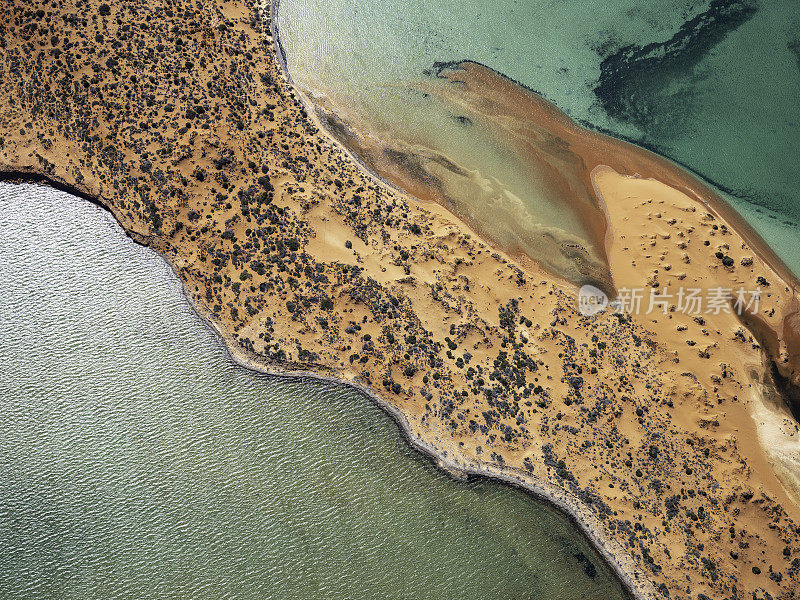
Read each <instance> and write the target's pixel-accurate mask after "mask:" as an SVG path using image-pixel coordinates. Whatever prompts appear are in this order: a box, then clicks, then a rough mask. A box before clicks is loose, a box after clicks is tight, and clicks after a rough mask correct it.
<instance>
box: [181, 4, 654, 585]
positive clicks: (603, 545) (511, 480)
mask: <svg viewBox="0 0 800 600" xmlns="http://www.w3.org/2000/svg"><path fill="white" fill-rule="evenodd" d="M279 6H280V0H274V1H273V2H272V3H271V8H270V23H269V26H270V31H271V34H272V37H273V39H274V40H275V46H276V54H277V55H278V57H279V64H280V66H281V71H282V72H283V73H284V76H285V77H286V80H287V82H288V84H289V85H290V86H291V88H292V90H293V91H294V92H295V93H296V94H297V95H298V96H299V97H300V98H301V101H302V102H303V104H304V106H306V110H307V111H308V104H307V103H309V102H310V101H309V100H308V99H307V98H306V96H305V94H304V93H303V92H302V91H301V90H300V89H299V88H297V87H296V86H295V84H294V81H293V79H292V77H291V74H290V73H289V70H288V67H287V65H286V54H285V50H284V48H283V45H282V44H281V41H280V25H279V20H278V10H279ZM311 106H312V108H313V104H312V105H311ZM311 114H315V113H314V112H311V111H309V115H311ZM314 123H315V125H317V126H318V127H320V128H321V129H322V130H323V131H325V132H326V135H327V136H328V137H329V139H331V140H332V141H333V143H335V144H336V145H337V146H339V147H340V148H341V149H342V150H343V151H344V152H345V153H347V155H348V156H351V157H353V159H354V160H355V161H356V162H357V163H358V164H359V166H360V167H361V168H362V169H363V170H365V171H366V172H367V173H368V174H369V175H370V176H371V177H375V178H377V179H378V180H379V181H381V182H382V183H383V184H385V185H389V186H391V184H389V183H387V182H385V181H384V180H383V178H381V177H380V176H379V175H376V174H375V173H373V172H372V171H370V170H369V168H368V167H367V166H366V165H365V164H364V163H363V162H362V161H361V160H360V159H359V158H358V157H357V156H356V155H355V154H354V153H352V152H351V151H350V150H348V149H347V148H345V147H344V145H343V144H342V143H341V142H339V141H338V140H337V139H336V138H335V137H334V136H333V135H331V134H330V132H328V131H327V129H326V128H324V127H322V126H321V124H320V123H318V122H317V120H316V119H314ZM392 187H393V186H392ZM398 191H399V192H400V193H402V194H404V195H405V192H403V191H402V190H398ZM442 208H444V207H442ZM445 210H446V209H445ZM184 287H185V286H184ZM187 298H188V296H187ZM190 304H192V305H194V303H192V302H191V301H190ZM198 314H200V313H199V312H198ZM201 318H203V319H204V320H206V321H207V322H208V323H209V325H210V326H211V327H212V328H213V329H214V330H215V331H216V332H217V335H219V336H220V339H222V340H223V341H224V345H225V347H226V348H227V349H228V352H229V354H230V356H231V358H232V359H233V360H234V362H236V363H237V364H239V365H240V366H243V367H247V368H249V369H251V370H254V371H257V372H260V373H264V374H271V375H276V376H288V377H298V378H300V379H302V378H311V379H315V380H322V381H328V382H331V383H337V384H341V385H347V386H350V387H352V388H354V389H356V390H358V391H360V392H362V393H363V394H365V395H367V396H368V397H369V398H371V399H372V401H373V402H375V403H376V404H377V405H378V406H379V407H380V408H381V409H382V410H383V411H384V412H385V413H387V414H388V415H389V416H390V417H391V418H392V419H393V420H394V421H395V423H396V424H397V427H398V429H399V430H400V431H401V433H402V435H403V437H404V438H405V439H406V440H407V441H408V443H409V445H410V446H411V447H412V448H414V449H416V450H417V451H419V452H420V453H422V454H423V455H425V456H427V457H429V458H430V459H431V460H432V461H433V462H434V463H436V464H437V466H439V467H440V468H441V469H443V470H444V471H445V472H448V473H451V475H452V472H453V471H454V472H457V473H463V474H466V475H474V476H480V477H487V478H490V479H496V480H499V481H503V482H504V483H507V484H510V485H513V486H515V487H519V488H521V489H523V490H525V491H526V492H527V493H530V494H531V495H533V496H534V497H536V498H538V499H539V500H541V501H544V502H546V503H548V504H550V505H552V506H553V507H554V508H555V509H556V510H558V511H560V512H562V513H563V514H564V515H565V516H567V517H568V518H569V520H570V521H571V522H572V523H573V524H574V525H575V526H576V527H578V529H579V530H580V531H581V532H582V533H583V535H584V536H585V538H586V539H587V541H589V543H590V544H591V545H592V546H593V547H594V549H595V550H596V551H597V552H598V554H599V555H600V556H601V557H602V558H603V560H605V561H606V564H607V565H608V566H609V568H610V571H612V572H613V573H614V575H615V577H616V578H617V579H618V581H619V583H620V584H621V586H622V588H623V589H624V590H625V592H626V593H627V594H628V595H629V596H630V597H631V598H632V599H635V600H644V599H645V598H652V597H655V591H654V590H652V589H645V588H646V587H647V586H646V585H642V582H641V581H637V580H636V579H635V578H634V577H633V576H632V575H631V574H630V573H629V570H626V569H624V568H623V567H622V564H621V562H620V560H619V559H620V558H621V557H622V556H625V555H624V554H622V553H618V554H619V556H618V555H617V554H615V553H614V551H613V550H610V549H609V548H608V547H607V545H609V544H611V543H612V540H611V539H608V540H604V539H602V538H601V536H600V535H599V531H600V528H599V527H592V525H590V524H589V523H587V520H588V519H587V514H588V513H585V512H582V511H581V505H580V504H579V503H578V502H572V503H570V502H569V500H568V499H567V498H566V497H565V496H561V497H559V496H557V495H556V493H555V490H551V491H548V490H546V489H545V487H544V486H543V485H541V484H540V485H536V484H531V483H528V482H525V481H523V480H522V479H521V478H520V477H519V476H513V475H510V474H501V473H497V472H494V471H492V470H490V469H488V468H482V467H480V466H473V467H470V466H465V465H459V464H457V463H454V462H452V461H451V460H450V459H448V458H446V457H444V456H443V455H441V454H440V453H439V452H438V451H437V450H436V449H434V448H433V447H431V446H430V445H429V444H426V443H425V442H424V440H422V439H421V438H420V437H419V436H418V435H416V434H415V433H414V432H413V430H412V429H411V425H410V424H409V422H408V419H407V418H406V417H405V415H403V414H402V412H401V411H400V410H399V409H397V408H396V407H395V406H393V405H392V404H391V403H389V402H388V401H386V400H384V399H383V398H381V396H380V395H379V394H377V393H376V392H374V391H372V390H371V389H370V388H368V387H367V386H365V385H363V384H361V383H359V382H355V381H347V380H346V379H343V378H341V377H340V376H337V375H319V374H316V373H313V372H310V371H286V370H283V369H280V370H274V367H273V368H271V367H269V366H266V365H258V364H257V363H255V362H254V361H252V360H249V359H248V358H247V356H246V355H245V354H244V352H245V351H244V349H243V348H241V347H240V346H239V344H236V343H235V342H234V343H231V341H232V340H231V341H229V340H228V339H226V334H225V333H224V332H223V330H222V328H221V327H219V326H218V325H216V324H215V323H214V322H213V321H212V320H210V319H209V318H208V317H204V316H203V315H201ZM240 353H241V354H240ZM634 572H635V569H634ZM647 583H649V582H647Z"/></svg>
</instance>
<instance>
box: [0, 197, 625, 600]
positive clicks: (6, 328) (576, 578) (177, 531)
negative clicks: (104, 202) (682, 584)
mask: <svg viewBox="0 0 800 600" xmlns="http://www.w3.org/2000/svg"><path fill="white" fill-rule="evenodd" d="M0 257H2V258H0V280H2V281H3V294H2V295H0V364H2V369H0V598H3V599H9V600H10V599H23V598H24V599H26V600H33V599H56V598H57V599H68V598H80V599H81V600H85V599H88V598H97V599H106V598H109V599H111V598H113V599H120V600H121V599H132V600H133V599H135V600H143V599H147V598H153V599H159V600H163V599H176V600H186V599H192V600H200V599H204V598H209V599H212V598H213V599H215V600H218V599H222V598H237V599H245V598H260V599H266V598H269V599H271V600H272V599H286V600H300V599H303V598H308V599H315V600H317V599H320V598H326V599H337V598H341V599H373V598H374V599H378V598H386V599H390V598H391V599H400V598H408V599H413V598H418V599H425V600H430V599H446V598H452V599H453V600H466V599H471V598H474V599H475V600H487V599H491V598H498V599H505V600H508V599H511V598H516V599H522V598H537V599H553V600H556V599H557V600H570V599H595V598H603V599H604V600H612V599H614V598H621V597H622V593H621V591H620V588H619V587H618V585H617V584H616V583H614V582H613V580H612V578H611V577H610V575H609V572H608V571H607V569H606V567H605V566H604V564H603V563H602V562H601V561H600V559H599V558H598V556H597V555H596V554H595V553H594V552H593V550H592V549H591V548H590V547H589V545H588V543H587V542H586V541H585V540H584V539H583V538H582V537H581V536H580V535H579V534H578V532H577V530H576V529H575V527H574V526H573V525H572V524H571V523H570V522H568V521H567V520H566V519H565V518H564V517H562V516H560V515H559V514H556V513H555V512H553V511H552V510H551V509H549V508H548V507H546V506H544V505H542V504H540V503H538V502H536V501H535V500H534V499H532V498H531V497H530V496H527V495H525V494H523V493H522V492H520V491H517V490H514V489H511V488H509V487H506V486H501V485H499V484H493V483H490V482H486V481H480V482H473V483H459V482H455V481H453V480H451V479H449V478H447V477H446V476H444V475H443V474H441V473H440V472H438V471H437V470H436V469H435V468H434V467H433V466H432V465H431V464H430V463H429V462H428V461H427V460H426V459H423V458H422V457H421V456H420V455H419V454H417V453H416V452H415V451H413V450H411V449H410V447H409V446H408V445H407V444H406V442H405V441H404V440H403V439H402V438H401V436H400V434H399V432H398V429H397V427H396V426H395V424H394V422H393V421H391V420H390V419H389V418H388V417H387V416H386V415H385V414H384V413H383V412H381V411H380V410H379V409H378V408H377V407H376V406H375V405H374V404H373V403H372V402H371V401H370V400H368V399H367V398H366V397H364V396H362V395H360V394H358V393H356V392H354V391H352V390H349V389H345V388H342V387H337V386H334V385H326V384H322V383H314V384H312V383H307V382H301V381H297V380H284V379H277V378H269V377H266V376H259V375H256V374H253V373H251V372H248V371H245V370H243V369H241V368H239V367H237V366H235V365H234V364H233V363H232V362H231V361H230V360H229V359H228V357H227V355H226V353H225V351H224V350H223V348H221V347H220V345H219V344H218V342H217V341H216V338H215V337H214V335H213V334H212V332H211V331H210V330H209V329H208V328H207V327H206V326H205V325H204V324H202V323H201V322H200V320H199V319H198V318H197V317H196V316H195V314H194V313H193V312H192V311H191V310H190V308H189V306H188V304H187V302H186V301H185V299H184V297H183V296H182V293H181V288H180V284H179V282H178V281H177V279H176V278H175V276H174V275H173V274H172V272H171V271H170V270H169V268H168V267H167V266H166V264H165V263H164V262H163V261H162V259H161V258H160V257H158V256H157V255H156V254H155V253H153V252H151V251H149V250H146V249H144V248H141V247H139V246H136V245H135V244H134V243H133V242H132V241H130V240H129V239H128V238H126V237H125V236H124V234H123V233H122V231H121V230H120V229H119V228H118V227H117V226H116V224H114V223H113V221H112V220H111V218H110V216H109V215H108V214H106V213H105V212H104V211H102V210H101V209H99V208H97V207H95V206H93V205H91V204H89V203H88V202H85V201H83V200H79V199H76V198H73V197H70V196H68V195H66V194H63V193H60V192H55V191H52V190H48V189H46V188H41V187H35V186H20V187H13V186H9V185H0Z"/></svg>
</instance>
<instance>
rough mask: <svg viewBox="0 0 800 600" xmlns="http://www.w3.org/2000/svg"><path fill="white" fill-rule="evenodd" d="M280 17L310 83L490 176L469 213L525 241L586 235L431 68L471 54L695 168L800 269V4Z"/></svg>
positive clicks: (384, 2)
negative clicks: (534, 233)
mask: <svg viewBox="0 0 800 600" xmlns="http://www.w3.org/2000/svg"><path fill="white" fill-rule="evenodd" d="M279 16H280V19H279V22H280V32H281V39H282V41H283V44H284V46H285V49H286V53H287V57H288V61H287V62H288V68H289V71H290V73H291V74H292V76H293V77H294V79H295V80H296V82H297V83H298V84H299V85H300V86H301V87H302V88H304V89H306V90H308V91H309V92H311V93H312V94H316V95H319V96H323V97H328V98H332V99H333V100H334V104H336V105H338V106H341V107H344V108H345V109H346V110H345V113H346V117H347V118H349V119H350V120H351V121H353V122H355V123H356V124H357V125H358V127H359V128H360V129H363V130H365V131H369V132H371V133H372V134H373V135H374V136H375V137H377V138H379V139H384V140H398V139H399V140H408V141H409V143H410V144H411V145H412V146H413V145H420V146H424V147H426V148H434V149H436V150H437V151H440V152H441V153H443V154H445V155H446V156H448V157H450V158H451V159H453V160H454V161H455V162H457V163H458V164H460V165H464V166H466V168H467V169H469V170H471V171H473V172H476V173H479V174H480V177H479V180H480V183H481V185H483V187H484V188H485V186H486V184H485V182H487V181H488V182H491V185H492V187H493V188H494V191H493V192H492V193H491V194H483V193H479V192H476V191H475V189H474V188H473V189H471V190H469V191H464V190H462V193H464V194H466V195H467V196H470V198H468V200H467V201H466V202H467V204H469V205H470V206H469V208H468V209H465V208H463V207H456V208H457V209H459V212H466V213H468V216H469V215H471V216H473V217H475V218H477V219H479V220H482V221H484V222H490V223H491V222H493V221H499V222H500V223H501V224H502V226H503V227H505V228H506V229H508V230H514V229H515V228H516V229H517V232H516V234H515V235H516V238H519V237H524V232H522V231H521V229H525V228H527V229H529V230H530V229H531V228H535V226H536V225H538V226H545V227H547V228H558V229H559V230H561V231H563V232H568V233H570V234H571V235H575V236H578V237H580V236H582V235H584V233H585V232H583V231H582V230H581V228H580V227H579V226H577V225H576V224H575V223H574V219H573V217H572V216H571V215H570V214H569V211H566V210H564V208H563V206H560V207H559V203H558V199H554V198H548V197H547V196H546V194H543V193H542V190H541V189H539V188H537V186H536V182H535V177H534V178H531V177H529V178H528V179H526V178H525V173H524V169H525V167H524V166H521V165H520V164H519V163H518V162H515V160H514V159H513V158H509V156H508V153H507V151H504V150H503V149H502V140H499V141H498V139H497V138H496V136H495V137H492V136H491V135H490V134H487V132H485V131H480V130H478V131H474V130H470V129H469V128H467V129H465V128H464V127H463V126H461V125H460V124H459V123H458V121H457V120H455V119H454V117H456V116H458V115H457V114H454V112H453V107H451V106H445V105H443V104H442V103H441V102H437V100H436V99H435V97H434V96H431V95H424V94H421V93H420V91H419V82H420V81H423V82H425V84H426V85H430V81H428V80H427V79H426V77H425V75H423V71H425V70H426V69H430V68H431V66H432V65H433V64H434V62H436V61H440V62H450V61H460V60H464V59H470V60H474V61H477V62H480V63H483V64H486V65H487V66H490V67H492V68H493V69H495V70H497V71H500V72H501V73H504V74H506V75H508V76H509V77H511V78H513V79H515V80H517V81H519V82H521V83H522V84H524V85H526V86H528V87H530V88H532V89H534V90H536V91H538V92H540V93H541V94H543V95H544V96H545V97H546V98H548V99H549V100H551V101H553V102H554V103H555V104H556V105H557V106H559V108H561V109H562V110H564V111H565V112H567V113H568V114H569V115H571V116H572V117H573V118H575V119H576V120H578V121H579V122H582V123H584V124H586V125H587V126H589V127H594V128H596V129H599V130H601V131H607V132H610V133H611V134H613V135H616V136H618V137H624V138H626V139H629V140H631V141H634V142H636V143H639V144H641V145H644V146H646V147H648V148H651V149H653V150H655V151H657V152H658V153H660V154H662V155H664V156H666V157H668V158H671V159H673V160H675V161H677V162H679V163H681V164H684V165H686V166H688V167H689V168H690V169H692V170H693V171H695V172H697V173H698V174H700V175H701V176H702V177H704V178H706V179H708V180H709V181H710V182H712V183H713V184H714V185H715V186H717V187H718V188H719V189H720V190H721V191H722V192H723V193H724V195H726V197H727V198H728V199H729V201H730V202H731V203H732V204H733V205H734V206H735V207H736V208H737V209H738V210H739V211H740V212H742V213H743V215H744V216H745V217H746V218H747V219H748V220H749V221H750V222H751V223H752V224H753V226H754V227H755V228H756V229H757V230H758V231H759V232H761V234H762V236H763V237H764V238H765V239H767V240H769V241H770V242H771V243H772V244H773V246H774V248H775V250H776V251H777V253H778V254H779V255H780V256H781V257H782V258H783V259H784V260H785V261H786V262H787V263H788V264H789V265H790V266H791V267H792V268H793V269H794V270H795V272H798V273H800V254H798V249H797V240H798V231H800V230H798V226H799V225H798V223H800V193H799V192H798V189H800V168H798V165H799V164H800V2H797V1H796V0H761V1H759V2H755V1H750V0H715V1H713V2H708V1H700V2H698V1H694V0H666V1H659V2H655V1H650V2H643V1H642V0H604V1H603V2H599V1H592V0H588V1H587V0H559V1H552V0H547V1H542V0H492V1H491V2H487V1H486V0H439V1H438V2H435V3H433V2H429V1H425V0H402V1H400V0H363V1H361V2H357V3H354V2H346V1H344V0H328V1H326V2H314V1H312V0H281V2H280V15H279ZM428 79H429V78H428ZM504 153H505V154H504ZM520 169H522V171H520ZM531 179H534V181H531ZM474 187H479V186H474ZM501 193H504V194H506V195H513V196H514V197H515V198H519V199H520V203H521V204H522V205H523V206H524V207H525V209H526V210H527V211H528V213H530V214H531V215H533V218H532V221H533V223H532V224H528V225H526V226H525V227H522V228H520V226H519V225H518V224H517V223H516V222H515V220H516V221H518V220H519V219H518V217H517V218H516V219H515V218H510V219H507V220H503V219H500V218H499V217H498V209H500V210H501V211H502V210H508V206H507V204H508V203H507V202H506V203H505V205H504V204H503V203H501V202H500V203H499V202H498V198H499V197H500V195H501ZM512 212H513V211H512ZM488 227H491V225H488ZM489 234H490V235H493V236H494V237H498V238H500V237H502V236H501V235H500V234H495V233H494V232H492V231H490V232H489ZM509 237H511V238H514V236H511V235H510V236H509ZM500 241H502V242H504V243H508V242H509V241H511V242H512V244H513V242H514V239H510V240H509V239H506V240H503V239H501V240H500ZM534 251H537V249H536V248H534Z"/></svg>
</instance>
